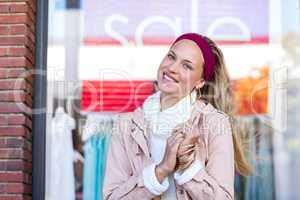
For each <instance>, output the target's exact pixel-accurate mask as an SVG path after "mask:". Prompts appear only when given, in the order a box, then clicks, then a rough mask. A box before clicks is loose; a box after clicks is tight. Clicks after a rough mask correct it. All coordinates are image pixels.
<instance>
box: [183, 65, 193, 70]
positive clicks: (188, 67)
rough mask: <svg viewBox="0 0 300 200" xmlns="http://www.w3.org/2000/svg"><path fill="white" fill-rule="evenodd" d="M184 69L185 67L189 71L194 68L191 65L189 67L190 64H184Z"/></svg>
mask: <svg viewBox="0 0 300 200" xmlns="http://www.w3.org/2000/svg"><path fill="white" fill-rule="evenodd" d="M183 67H184V68H185V69H189V70H191V69H193V68H192V66H190V65H188V64H183Z"/></svg>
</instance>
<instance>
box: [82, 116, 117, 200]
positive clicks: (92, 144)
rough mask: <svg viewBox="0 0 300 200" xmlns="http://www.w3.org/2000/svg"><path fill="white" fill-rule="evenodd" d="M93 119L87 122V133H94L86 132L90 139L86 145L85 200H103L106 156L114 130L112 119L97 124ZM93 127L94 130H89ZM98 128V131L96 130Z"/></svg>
mask: <svg viewBox="0 0 300 200" xmlns="http://www.w3.org/2000/svg"><path fill="white" fill-rule="evenodd" d="M94 119H95V118H93V122H94V123H97V124H92V123H91V121H89V122H87V127H86V128H85V130H86V131H88V130H92V131H94V132H93V133H88V132H86V135H89V138H88V139H87V138H85V139H87V140H86V143H85V144H84V147H83V149H84V171H83V199H84V200H102V196H103V195H102V187H103V180H104V174H105V165H106V154H107V149H108V145H109V140H110V133H111V129H112V119H111V118H110V119H108V120H107V119H106V120H103V119H102V122H101V121H98V122H96V121H95V120H94ZM88 126H92V127H94V128H89V127H88ZM95 127H98V129H95Z"/></svg>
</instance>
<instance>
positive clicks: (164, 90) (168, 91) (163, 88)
mask: <svg viewBox="0 0 300 200" xmlns="http://www.w3.org/2000/svg"><path fill="white" fill-rule="evenodd" d="M159 90H160V91H161V92H162V93H165V94H177V93H178V88H177V87H174V86H173V87H170V86H168V85H162V86H161V87H159Z"/></svg>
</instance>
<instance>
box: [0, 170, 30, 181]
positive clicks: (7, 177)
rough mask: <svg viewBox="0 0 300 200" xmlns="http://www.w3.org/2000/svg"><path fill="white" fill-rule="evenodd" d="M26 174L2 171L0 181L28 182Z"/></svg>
mask: <svg viewBox="0 0 300 200" xmlns="http://www.w3.org/2000/svg"><path fill="white" fill-rule="evenodd" d="M26 175H27V174H24V173H22V172H0V182H21V183H22V182H26ZM27 176H28V175H27Z"/></svg>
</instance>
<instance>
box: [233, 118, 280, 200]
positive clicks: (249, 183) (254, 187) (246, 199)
mask: <svg viewBox="0 0 300 200" xmlns="http://www.w3.org/2000/svg"><path fill="white" fill-rule="evenodd" d="M242 121H243V122H246V123H247V124H248V128H247V130H248V131H249V136H250V138H249V139H250V140H249V141H250V144H249V145H250V146H249V147H250V148H249V149H250V163H251V166H252V168H253V170H254V174H253V175H252V176H249V177H241V176H238V177H236V179H235V181H236V185H235V186H236V187H235V189H236V190H235V192H236V194H238V195H236V199H237V200H239V199H240V200H252V199H255V200H273V199H274V194H275V190H274V172H273V161H272V160H273V159H272V142H271V141H272V139H271V136H272V133H271V132H270V128H269V127H268V126H266V125H264V124H263V123H262V122H261V121H259V118H256V117H243V118H242Z"/></svg>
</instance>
